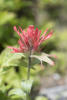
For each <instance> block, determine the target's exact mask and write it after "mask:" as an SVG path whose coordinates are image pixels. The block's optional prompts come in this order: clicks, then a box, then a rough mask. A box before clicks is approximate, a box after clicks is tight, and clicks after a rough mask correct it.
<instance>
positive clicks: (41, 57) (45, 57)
mask: <svg viewBox="0 0 67 100" xmlns="http://www.w3.org/2000/svg"><path fill="white" fill-rule="evenodd" d="M49 56H50V55H48V54H46V53H42V54H41V55H31V57H32V58H36V59H38V60H40V62H41V64H42V61H44V62H46V63H48V64H50V65H54V62H53V61H52V60H51V59H50V58H49Z"/></svg>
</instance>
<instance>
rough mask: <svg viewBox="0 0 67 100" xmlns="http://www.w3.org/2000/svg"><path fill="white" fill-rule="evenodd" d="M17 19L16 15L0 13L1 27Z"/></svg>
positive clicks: (5, 12)
mask: <svg viewBox="0 0 67 100" xmlns="http://www.w3.org/2000/svg"><path fill="white" fill-rule="evenodd" d="M14 17H15V14H13V13H10V12H7V11H4V12H0V25H3V24H5V23H6V22H7V21H10V20H11V19H13V18H14Z"/></svg>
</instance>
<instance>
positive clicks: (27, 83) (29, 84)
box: [21, 80, 33, 93]
mask: <svg viewBox="0 0 67 100" xmlns="http://www.w3.org/2000/svg"><path fill="white" fill-rule="evenodd" d="M32 84H33V80H25V81H22V83H21V86H22V89H23V91H25V92H26V93H30V91H31V88H32Z"/></svg>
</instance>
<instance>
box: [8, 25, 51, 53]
mask: <svg viewBox="0 0 67 100" xmlns="http://www.w3.org/2000/svg"><path fill="white" fill-rule="evenodd" d="M14 30H15V31H16V32H17V34H18V35H19V37H20V39H19V40H18V44H19V48H14V47H11V46H9V47H8V48H10V49H12V50H13V51H12V52H13V53H22V52H26V51H29V50H32V51H36V50H37V49H38V47H39V45H40V44H41V43H42V42H44V41H45V40H47V39H48V38H50V37H51V36H52V33H53V31H50V32H49V34H48V35H46V33H47V31H48V29H46V31H45V32H44V34H43V35H42V36H41V30H39V29H38V28H36V29H34V26H33V25H30V26H29V27H28V28H27V31H25V30H22V28H21V27H19V29H18V30H17V28H16V26H14ZM20 31H21V32H20Z"/></svg>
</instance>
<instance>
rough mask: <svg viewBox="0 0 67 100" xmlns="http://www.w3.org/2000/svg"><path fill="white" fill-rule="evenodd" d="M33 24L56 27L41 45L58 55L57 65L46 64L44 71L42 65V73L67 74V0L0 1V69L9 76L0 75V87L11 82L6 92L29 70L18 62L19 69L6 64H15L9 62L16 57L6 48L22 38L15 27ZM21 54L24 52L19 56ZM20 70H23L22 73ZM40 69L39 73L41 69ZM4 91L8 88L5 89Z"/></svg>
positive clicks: (50, 27)
mask: <svg viewBox="0 0 67 100" xmlns="http://www.w3.org/2000/svg"><path fill="white" fill-rule="evenodd" d="M32 24H33V25H35V28H36V27H38V28H39V29H41V30H42V32H44V30H45V29H46V28H48V29H49V30H50V29H53V30H54V34H53V36H52V38H51V39H49V40H47V41H45V42H44V43H43V44H42V45H41V51H42V52H46V53H50V54H56V56H57V59H56V60H55V63H56V64H55V66H54V67H51V66H49V65H46V66H47V67H46V68H45V69H44V71H40V70H39V67H37V70H38V71H39V74H40V75H43V76H44V75H50V74H53V73H59V74H60V75H62V76H63V75H66V73H67V1H66V0H0V71H1V70H2V69H3V68H4V70H6V72H5V73H8V74H6V76H5V75H4V74H3V75H2V74H1V75H0V86H2V88H4V84H5V86H7V85H8V84H10V85H9V87H7V89H6V91H7V90H8V89H9V88H11V87H12V86H13V84H14V83H15V82H16V81H18V80H19V79H20V77H21V76H23V77H25V74H24V73H23V72H24V71H25V72H26V70H25V68H21V70H20V68H18V67H17V65H15V67H16V68H15V67H13V69H10V68H8V67H5V66H12V65H11V64H9V65H8V64H7V62H6V61H7V60H8V59H10V60H11V59H14V58H11V56H9V57H8V58H6V57H7V53H8V50H6V49H5V48H6V47H7V46H8V45H12V46H13V45H17V40H18V35H17V34H16V32H14V30H13V26H14V25H16V26H17V27H18V26H21V27H22V29H24V28H27V27H28V25H32ZM3 50H4V51H3ZM5 52H6V53H5ZM15 56H16V55H15ZM20 57H21V55H20V56H19V58H20ZM15 59H16V58H15ZM15 59H14V60H15ZM2 60H3V61H2ZM5 62H6V63H5ZM16 62H17V61H16ZM12 63H13V62H12ZM13 64H14V63H13ZM13 66H14V65H13ZM11 68H12V67H11ZM7 69H8V70H7ZM18 70H20V72H19V71H18ZM22 70H23V71H22ZM37 70H36V73H37V72H38V71H37ZM16 72H19V75H17V73H16ZM21 74H23V75H21ZM12 75H13V76H12ZM35 75H36V74H35ZM8 76H9V77H8ZM17 77H18V80H17ZM14 79H15V80H14ZM14 81H15V82H14ZM11 82H12V83H11ZM13 82H14V83H13ZM2 83H3V84H2ZM18 84H19V83H18ZM18 84H17V86H18ZM14 85H15V84H14ZM0 88H1V87H0ZM1 90H2V89H1ZM3 91H5V88H4V90H3ZM1 95H2V94H1ZM5 100H6V99H5Z"/></svg>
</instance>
